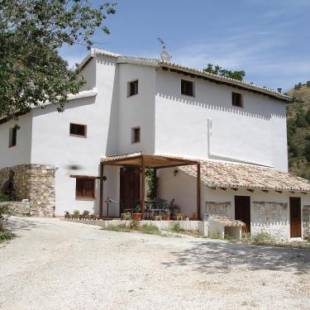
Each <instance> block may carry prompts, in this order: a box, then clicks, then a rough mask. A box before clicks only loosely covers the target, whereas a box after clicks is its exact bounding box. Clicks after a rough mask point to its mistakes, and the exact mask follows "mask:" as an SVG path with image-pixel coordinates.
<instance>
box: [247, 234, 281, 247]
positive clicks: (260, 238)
mask: <svg viewBox="0 0 310 310" xmlns="http://www.w3.org/2000/svg"><path fill="white" fill-rule="evenodd" d="M251 241H252V243H253V244H257V245H265V244H274V243H276V240H275V239H274V238H273V237H272V236H271V235H270V234H268V233H266V232H261V233H259V234H257V235H254V237H253V238H252V240H251Z"/></svg>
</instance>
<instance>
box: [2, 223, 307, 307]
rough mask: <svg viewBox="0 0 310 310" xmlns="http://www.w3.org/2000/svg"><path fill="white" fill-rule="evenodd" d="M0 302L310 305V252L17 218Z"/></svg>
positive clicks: (5, 250)
mask: <svg viewBox="0 0 310 310" xmlns="http://www.w3.org/2000/svg"><path fill="white" fill-rule="evenodd" d="M11 225H12V226H13V227H14V230H15V233H16V234H17V236H18V237H17V238H15V239H14V240H12V241H11V242H9V243H7V244H1V245H0V309H5V310H9V309H12V310H19V309H22V310H27V309H31V310H36V309H40V310H49V309H57V310H59V309H66V310H67V309H75V310H79V309H87V310H92V309H117V310H119V309H207V308H209V309H252V308H257V309H310V270H309V268H310V251H309V250H293V249H283V248H268V247H255V246H245V245H236V244H229V243H225V242H221V241H208V240H206V239H194V238H190V237H186V238H174V237H160V236H153V235H142V234H138V233H118V232H109V231H103V230H100V228H98V227H95V226H89V225H84V224H76V223H68V222H64V221H62V220H59V219H42V218H41V219H38V218H12V219H11Z"/></svg>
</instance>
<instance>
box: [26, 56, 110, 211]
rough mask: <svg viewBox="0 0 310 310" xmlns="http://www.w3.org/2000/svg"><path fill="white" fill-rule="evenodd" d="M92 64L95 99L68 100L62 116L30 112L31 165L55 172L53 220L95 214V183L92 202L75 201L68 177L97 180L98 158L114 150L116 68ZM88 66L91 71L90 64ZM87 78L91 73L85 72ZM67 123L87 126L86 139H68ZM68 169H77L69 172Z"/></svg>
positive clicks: (104, 62) (105, 62)
mask: <svg viewBox="0 0 310 310" xmlns="http://www.w3.org/2000/svg"><path fill="white" fill-rule="evenodd" d="M96 61H97V63H96V66H98V69H97V74H96V79H95V80H96V85H95V86H96V88H97V91H98V94H97V96H95V97H89V98H83V99H77V100H72V101H70V102H68V103H67V104H66V106H65V110H64V112H63V113H58V112H57V110H56V107H55V106H53V105H50V106H47V107H46V108H45V109H43V110H42V109H35V110H33V135H32V155H31V162H32V163H38V164H49V165H54V166H56V168H57V171H56V182H55V183H56V215H57V216H62V215H63V214H64V212H65V211H70V212H72V211H73V210H75V209H77V210H79V211H80V212H83V211H84V210H89V211H91V212H96V211H98V203H99V181H96V183H97V190H96V200H95V201H91V200H76V199H75V178H72V177H70V176H71V175H86V176H94V177H97V176H99V163H100V158H101V157H103V156H105V155H106V154H107V153H108V151H111V149H113V147H115V146H114V145H113V143H112V142H111V141H110V140H109V139H110V137H111V136H112V135H111V134H110V133H111V132H113V131H114V129H113V128H111V124H110V118H111V113H112V112H111V111H112V103H113V100H114V98H115V89H114V86H115V84H114V83H115V81H114V79H115V75H116V66H115V63H114V62H113V60H110V59H109V58H103V57H100V58H99V59H98V60H96ZM90 66H91V67H90V68H93V70H95V68H94V67H93V63H90ZM85 73H87V70H86V71H84V74H85ZM89 74H93V72H92V71H89ZM92 78H93V77H92ZM70 123H78V124H85V125H87V137H86V138H81V137H74V136H70V133H69V128H70ZM109 148H110V150H109ZM112 151H113V150H112ZM72 166H76V167H77V169H71V167H72Z"/></svg>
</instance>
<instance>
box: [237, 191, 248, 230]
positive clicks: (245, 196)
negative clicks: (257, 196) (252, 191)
mask: <svg viewBox="0 0 310 310" xmlns="http://www.w3.org/2000/svg"><path fill="white" fill-rule="evenodd" d="M238 197H241V198H246V199H248V201H249V223H245V224H247V226H248V227H247V228H248V230H247V231H246V232H247V233H249V234H250V233H251V204H252V201H251V196H248V195H234V207H235V210H234V211H235V219H237V218H236V210H237V208H236V205H237V204H236V200H237V199H238ZM240 220H241V219H240Z"/></svg>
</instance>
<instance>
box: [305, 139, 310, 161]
mask: <svg viewBox="0 0 310 310" xmlns="http://www.w3.org/2000/svg"><path fill="white" fill-rule="evenodd" d="M304 155H305V157H306V159H307V161H308V162H310V142H309V141H307V143H306V146H305V149H304Z"/></svg>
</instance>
